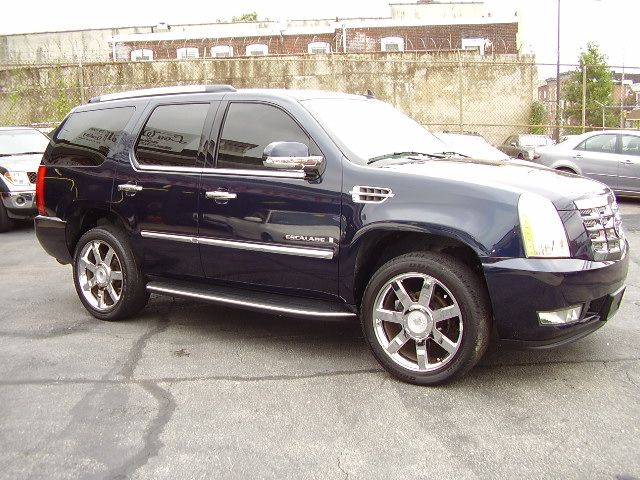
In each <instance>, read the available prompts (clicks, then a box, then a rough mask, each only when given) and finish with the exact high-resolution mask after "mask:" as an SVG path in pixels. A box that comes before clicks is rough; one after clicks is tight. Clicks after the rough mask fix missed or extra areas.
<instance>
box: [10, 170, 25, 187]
mask: <svg viewBox="0 0 640 480" xmlns="http://www.w3.org/2000/svg"><path fill="white" fill-rule="evenodd" d="M4 178H6V179H7V180H8V181H9V182H11V183H12V184H13V185H16V186H18V187H28V186H29V185H31V182H30V181H29V175H27V172H5V174H4Z"/></svg>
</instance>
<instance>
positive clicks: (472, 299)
mask: <svg viewBox="0 0 640 480" xmlns="http://www.w3.org/2000/svg"><path fill="white" fill-rule="evenodd" d="M360 318H361V323H362V329H363V333H364V336H365V338H366V339H367V342H368V343H369V346H370V347H371V350H372V351H373V354H374V356H375V357H376V359H377V360H378V361H379V362H380V364H381V365H382V366H383V367H384V368H385V369H386V370H387V371H388V372H389V373H391V374H393V375H395V376H396V377H398V378H399V379H401V380H404V381H406V382H409V383H415V384H419V385H430V384H438V383H443V382H446V381H449V380H452V379H453V378H456V377H460V376H462V375H464V374H465V373H466V372H467V371H469V370H470V369H471V368H472V367H473V366H474V365H475V364H476V363H477V362H478V361H479V360H480V358H481V357H482V355H483V354H484V352H485V351H486V349H487V345H488V343H489V336H490V326H489V325H490V314H489V308H488V301H487V296H486V291H485V288H484V286H483V285H482V283H481V282H480V280H479V278H478V276H477V275H476V274H475V273H474V272H473V271H472V270H471V269H470V268H469V267H467V266H466V265H465V264H463V263H461V262H459V261H457V260H456V259H455V258H453V257H450V256H448V255H444V254H438V253H432V252H414V253H409V254H406V255H402V256H400V257H396V258H394V259H392V260H390V261H389V262H387V263H385V264H384V265H383V266H382V267H380V269H379V270H378V271H377V272H376V273H375V274H374V275H373V277H372V278H371V280H370V281H369V284H368V285H367V288H366V290H365V293H364V297H363V301H362V308H361V315H360Z"/></svg>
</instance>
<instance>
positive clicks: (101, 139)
mask: <svg viewBox="0 0 640 480" xmlns="http://www.w3.org/2000/svg"><path fill="white" fill-rule="evenodd" d="M134 111H135V107H119V108H106V109H102V110H89V111H85V112H75V113H72V114H71V115H70V116H69V118H67V120H66V121H65V122H64V123H63V124H62V125H61V126H60V128H58V130H57V131H56V133H55V135H54V137H53V149H52V150H51V153H50V154H49V155H45V163H46V164H49V165H55V166H79V167H88V166H97V165H100V164H101V163H102V162H104V160H105V158H106V157H107V154H108V153H109V150H111V148H112V147H113V146H114V145H115V144H116V142H117V141H118V139H119V138H120V135H121V134H122V131H123V130H124V127H125V126H126V125H127V123H128V122H129V120H130V119H131V117H132V115H133V112H134Z"/></svg>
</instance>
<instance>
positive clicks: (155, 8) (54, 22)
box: [0, 0, 640, 73]
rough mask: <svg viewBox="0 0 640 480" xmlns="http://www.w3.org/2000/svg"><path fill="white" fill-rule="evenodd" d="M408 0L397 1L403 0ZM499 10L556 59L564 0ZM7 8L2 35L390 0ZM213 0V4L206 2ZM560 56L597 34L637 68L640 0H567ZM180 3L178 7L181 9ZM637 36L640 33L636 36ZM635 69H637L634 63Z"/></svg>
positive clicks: (324, 13)
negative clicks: (518, 21) (518, 18)
mask: <svg viewBox="0 0 640 480" xmlns="http://www.w3.org/2000/svg"><path fill="white" fill-rule="evenodd" d="M402 1H407V0H392V2H394V3H401V2H402ZM486 3H487V5H488V8H489V9H490V10H491V11H492V12H493V13H494V15H513V14H514V13H515V12H516V11H517V12H518V14H519V15H520V16H521V17H522V19H523V27H522V34H523V38H522V40H523V42H524V44H525V48H527V49H528V50H529V51H533V52H534V53H535V54H536V56H537V57H536V58H537V61H538V62H545V63H554V64H555V62H556V26H557V23H556V22H557V16H556V11H557V0H486ZM17 5H18V6H16V4H12V8H11V9H9V8H7V5H5V6H4V7H3V11H2V15H1V16H0V34H7V33H24V32H37V31H53V30H70V29H84V28H97V27H118V26H134V25H154V24H156V23H158V22H166V23H168V24H169V25H171V24H179V23H205V22H215V21H216V20H217V19H220V20H229V19H230V18H231V17H232V16H234V15H241V14H242V13H246V12H252V11H255V12H257V13H258V17H259V18H261V19H262V18H269V19H272V20H280V19H283V20H284V19H287V18H289V19H301V18H334V17H360V16H361V17H386V16H389V11H390V10H389V1H388V0H387V1H385V0H351V1H349V0H321V1H318V2H314V1H297V2H293V1H290V0H289V1H286V0H268V1H267V0H262V1H261V0H233V1H230V2H226V1H225V2H221V1H213V2H207V3H205V2H200V1H195V0H181V1H180V2H175V0H172V1H169V0H154V1H153V2H135V1H131V0H109V2H108V3H101V4H99V5H98V4H95V3H93V4H92V3H87V2H86V0H82V1H80V0H67V1H64V0H63V1H58V2H54V1H51V0H46V1H45V0H29V1H28V2H24V3H22V2H19V3H18V4H17ZM205 5H206V6H205ZM561 6H562V10H561V37H560V44H561V63H576V62H577V59H578V55H579V52H580V49H581V48H583V47H584V46H585V45H586V44H587V42H589V41H596V42H598V43H599V44H600V46H601V48H602V50H603V51H604V53H605V54H606V55H607V57H608V59H609V64H610V65H623V64H624V65H625V66H626V67H627V68H629V67H638V70H636V71H635V72H638V73H640V48H638V47H637V41H636V40H633V38H634V36H632V32H634V33H635V32H636V30H637V29H638V22H639V21H640V0H561ZM177 7H178V8H177ZM636 38H637V37H636ZM630 71H631V70H630Z"/></svg>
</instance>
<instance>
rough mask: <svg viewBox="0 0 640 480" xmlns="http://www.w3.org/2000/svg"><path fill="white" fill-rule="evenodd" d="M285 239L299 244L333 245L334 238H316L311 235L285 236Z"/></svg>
mask: <svg viewBox="0 0 640 480" xmlns="http://www.w3.org/2000/svg"><path fill="white" fill-rule="evenodd" d="M284 239H285V240H295V241H298V242H314V243H333V237H315V236H311V235H285V236H284Z"/></svg>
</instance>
